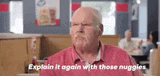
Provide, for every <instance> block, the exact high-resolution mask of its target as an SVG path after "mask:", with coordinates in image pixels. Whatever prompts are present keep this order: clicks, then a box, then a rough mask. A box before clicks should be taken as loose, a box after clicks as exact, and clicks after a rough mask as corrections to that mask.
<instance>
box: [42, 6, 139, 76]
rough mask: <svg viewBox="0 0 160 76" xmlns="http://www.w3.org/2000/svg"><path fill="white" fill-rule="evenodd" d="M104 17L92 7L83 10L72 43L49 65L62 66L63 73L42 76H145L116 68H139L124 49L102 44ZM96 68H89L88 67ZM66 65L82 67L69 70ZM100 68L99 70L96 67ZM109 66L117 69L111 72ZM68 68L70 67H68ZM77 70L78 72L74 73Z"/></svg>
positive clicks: (75, 22) (75, 18) (77, 15)
mask: <svg viewBox="0 0 160 76" xmlns="http://www.w3.org/2000/svg"><path fill="white" fill-rule="evenodd" d="M101 23H102V16H101V14H100V12H99V11H97V10H96V9H94V8H91V7H81V8H79V9H78V10H76V12H75V13H74V15H73V18H72V33H71V36H72V43H73V45H72V46H71V47H70V48H67V49H65V50H63V51H61V52H59V53H57V54H56V55H53V56H51V57H50V58H49V59H48V60H47V62H46V63H45V65H47V64H50V65H56V64H58V65H60V66H59V70H57V69H53V70H42V71H41V74H40V75H41V76H141V75H142V74H141V73H140V72H139V71H138V70H136V71H133V72H132V71H128V70H127V69H124V70H123V69H119V68H118V67H116V66H120V65H123V66H128V65H136V64H135V62H134V60H133V59H132V58H131V57H130V56H129V55H128V54H127V53H126V52H124V51H123V50H121V49H119V48H117V47H114V46H110V45H104V44H103V43H102V42H101V41H100V36H101V35H102V32H103V25H102V24H101ZM90 64H91V65H94V68H93V67H92V68H91V67H90V68H88V69H85V68H84V66H86V65H90ZM64 66H68V67H69V66H81V68H79V69H76V68H73V67H72V68H68V70H67V71H66V70H65V68H64ZM96 66H97V67H96ZM105 66H110V67H112V66H115V69H113V68H112V69H110V70H107V69H106V67H105ZM55 68H56V67H55ZM66 69H67V68H66ZM73 69H74V70H73Z"/></svg>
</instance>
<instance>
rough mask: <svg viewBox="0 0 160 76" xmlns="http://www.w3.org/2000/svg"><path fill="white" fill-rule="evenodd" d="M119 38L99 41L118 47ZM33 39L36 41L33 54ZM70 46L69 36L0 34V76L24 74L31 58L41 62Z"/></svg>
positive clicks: (110, 37)
mask: <svg viewBox="0 0 160 76" xmlns="http://www.w3.org/2000/svg"><path fill="white" fill-rule="evenodd" d="M119 38H120V37H119V35H104V36H101V38H100V39H101V41H102V42H103V43H104V44H108V45H114V46H118V42H119ZM33 39H35V40H36V43H35V47H36V48H35V52H34V53H33V50H32V46H33V45H32V43H33ZM71 44H72V43H71V36H70V35H63V34H60V35H55V34H11V33H5V34H4V33H3V34H0V76H16V75H17V74H24V73H25V72H27V71H28V70H27V68H28V67H27V66H28V65H29V64H32V58H33V56H36V57H37V60H42V59H43V58H46V57H49V56H51V55H53V54H55V53H57V52H59V51H61V50H63V49H65V48H68V47H69V46H71Z"/></svg>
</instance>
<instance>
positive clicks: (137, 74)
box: [129, 56, 144, 76]
mask: <svg viewBox="0 0 160 76" xmlns="http://www.w3.org/2000/svg"><path fill="white" fill-rule="evenodd" d="M129 58H130V63H131V65H132V66H133V65H135V66H137V63H136V62H135V60H134V59H133V58H132V57H131V56H129ZM132 76H144V75H143V73H142V72H141V70H139V69H137V70H135V71H133V72H132Z"/></svg>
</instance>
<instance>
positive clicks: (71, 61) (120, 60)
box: [40, 43, 143, 76]
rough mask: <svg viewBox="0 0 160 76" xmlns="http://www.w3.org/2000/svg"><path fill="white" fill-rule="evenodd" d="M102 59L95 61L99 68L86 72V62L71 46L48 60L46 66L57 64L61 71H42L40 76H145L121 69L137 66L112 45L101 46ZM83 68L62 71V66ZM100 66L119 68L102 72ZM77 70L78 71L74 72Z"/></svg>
mask: <svg viewBox="0 0 160 76" xmlns="http://www.w3.org/2000/svg"><path fill="white" fill-rule="evenodd" d="M99 53H100V59H99V60H98V61H97V60H96V61H94V63H93V65H95V66H97V67H94V68H92V69H87V70H84V69H83V67H84V66H85V65H86V64H85V62H83V61H82V60H81V59H80V58H79V56H78V54H77V53H76V50H75V49H74V46H71V47H70V48H67V49H65V50H63V51H61V52H59V53H57V54H55V55H53V56H51V57H50V58H48V60H47V62H46V63H45V65H48V64H50V65H53V66H55V65H56V64H58V65H60V69H59V70H57V69H56V67H55V69H52V70H42V71H41V73H40V76H143V74H142V73H141V72H140V71H139V70H135V71H128V70H127V69H125V70H122V69H119V67H120V66H121V67H122V66H129V65H131V66H133V65H136V63H135V61H134V59H133V58H132V57H130V56H129V55H128V54H127V53H126V52H125V51H124V50H122V49H120V48H118V47H115V46H111V45H103V44H102V43H101V46H100V52H99ZM73 65H77V66H81V68H77V67H76V68H75V67H72V68H70V69H68V70H69V71H66V70H65V69H63V70H62V66H63V68H64V66H68V67H69V66H73ZM100 65H104V66H108V67H111V66H115V67H116V66H118V68H116V70H114V69H113V68H112V69H109V70H107V69H104V68H103V70H102V67H101V70H100ZM73 69H76V70H73Z"/></svg>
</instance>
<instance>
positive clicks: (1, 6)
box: [0, 4, 9, 12]
mask: <svg viewBox="0 0 160 76" xmlns="http://www.w3.org/2000/svg"><path fill="white" fill-rule="evenodd" d="M8 7H9V4H0V12H9V8H8Z"/></svg>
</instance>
